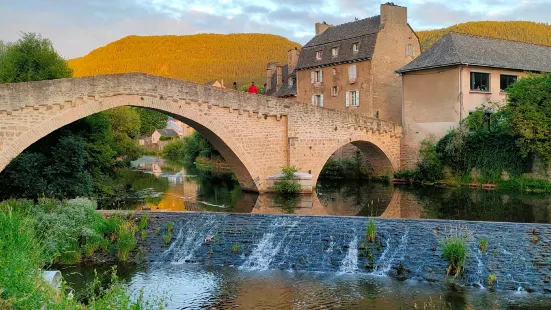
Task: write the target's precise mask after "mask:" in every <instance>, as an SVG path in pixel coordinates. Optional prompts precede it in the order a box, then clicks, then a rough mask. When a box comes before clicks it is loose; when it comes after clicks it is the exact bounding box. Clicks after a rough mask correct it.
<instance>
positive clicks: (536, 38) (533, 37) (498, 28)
mask: <svg viewBox="0 0 551 310" xmlns="http://www.w3.org/2000/svg"><path fill="white" fill-rule="evenodd" d="M449 32H456V33H463V34H472V35H477V36H483V37H489V38H496V39H505V40H512V41H519V42H526V43H534V44H540V45H547V46H551V25H549V24H546V23H535V22H526V21H506V22H497V21H480V22H468V23H463V24H457V25H453V26H450V27H447V28H443V29H436V30H425V31H417V36H418V37H419V41H420V43H421V50H423V51H425V50H426V49H428V48H429V47H430V46H431V45H433V44H434V43H436V41H438V40H440V39H441V38H442V37H443V36H444V35H446V34H447V33H449Z"/></svg>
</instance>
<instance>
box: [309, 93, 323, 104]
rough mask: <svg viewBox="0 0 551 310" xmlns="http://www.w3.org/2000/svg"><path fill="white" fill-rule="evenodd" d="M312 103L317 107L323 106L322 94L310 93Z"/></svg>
mask: <svg viewBox="0 0 551 310" xmlns="http://www.w3.org/2000/svg"><path fill="white" fill-rule="evenodd" d="M312 104H313V105H316V106H318V107H323V95H321V94H319V95H312Z"/></svg>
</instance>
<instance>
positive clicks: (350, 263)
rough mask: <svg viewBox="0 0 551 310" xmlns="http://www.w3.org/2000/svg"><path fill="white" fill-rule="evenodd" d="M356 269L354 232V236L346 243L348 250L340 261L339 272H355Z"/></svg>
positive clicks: (356, 257) (356, 245)
mask: <svg viewBox="0 0 551 310" xmlns="http://www.w3.org/2000/svg"><path fill="white" fill-rule="evenodd" d="M357 270H358V236H357V235H356V233H354V238H353V239H352V241H350V243H349V244H348V252H347V253H346V257H345V258H344V259H343V260H342V262H341V268H340V273H355V272H356V271H357Z"/></svg>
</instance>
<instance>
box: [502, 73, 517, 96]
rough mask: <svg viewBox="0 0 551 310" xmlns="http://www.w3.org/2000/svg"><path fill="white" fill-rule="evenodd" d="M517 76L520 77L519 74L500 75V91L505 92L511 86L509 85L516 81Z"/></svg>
mask: <svg viewBox="0 0 551 310" xmlns="http://www.w3.org/2000/svg"><path fill="white" fill-rule="evenodd" d="M517 78H518V76H516V75H507V74H502V75H500V77H499V89H500V91H502V92H503V91H505V90H506V89H507V88H509V86H511V84H513V83H514V82H516V80H517Z"/></svg>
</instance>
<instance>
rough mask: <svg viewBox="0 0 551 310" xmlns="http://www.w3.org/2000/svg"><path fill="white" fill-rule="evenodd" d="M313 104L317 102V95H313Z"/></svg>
mask: <svg viewBox="0 0 551 310" xmlns="http://www.w3.org/2000/svg"><path fill="white" fill-rule="evenodd" d="M312 104H316V96H314V95H312Z"/></svg>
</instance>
